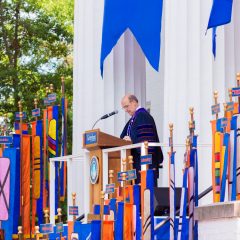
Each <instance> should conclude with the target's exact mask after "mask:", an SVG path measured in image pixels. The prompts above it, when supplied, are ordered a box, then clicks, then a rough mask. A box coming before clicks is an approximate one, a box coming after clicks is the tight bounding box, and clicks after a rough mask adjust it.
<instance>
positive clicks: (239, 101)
mask: <svg viewBox="0 0 240 240" xmlns="http://www.w3.org/2000/svg"><path fill="white" fill-rule="evenodd" d="M236 78H237V86H238V87H240V73H239V72H238V73H237V76H236ZM239 106H240V97H238V107H239Z"/></svg>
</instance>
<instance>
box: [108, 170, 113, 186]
mask: <svg viewBox="0 0 240 240" xmlns="http://www.w3.org/2000/svg"><path fill="white" fill-rule="evenodd" d="M108 173H109V184H111V183H113V177H114V170H109V171H108Z"/></svg>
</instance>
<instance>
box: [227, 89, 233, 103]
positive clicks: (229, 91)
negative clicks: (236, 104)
mask: <svg viewBox="0 0 240 240" xmlns="http://www.w3.org/2000/svg"><path fill="white" fill-rule="evenodd" d="M228 96H229V101H230V102H232V89H231V88H229V89H228Z"/></svg>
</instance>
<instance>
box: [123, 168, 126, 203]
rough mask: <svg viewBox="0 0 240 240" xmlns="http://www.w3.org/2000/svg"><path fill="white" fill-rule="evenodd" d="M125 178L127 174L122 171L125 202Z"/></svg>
mask: <svg viewBox="0 0 240 240" xmlns="http://www.w3.org/2000/svg"><path fill="white" fill-rule="evenodd" d="M126 178H127V174H126V173H122V181H123V202H125V198H126V196H125V188H126Z"/></svg>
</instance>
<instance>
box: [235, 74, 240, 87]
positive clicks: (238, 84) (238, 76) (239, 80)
mask: <svg viewBox="0 0 240 240" xmlns="http://www.w3.org/2000/svg"><path fill="white" fill-rule="evenodd" d="M236 79H237V86H238V87H240V73H239V72H238V73H237V75H236Z"/></svg>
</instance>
